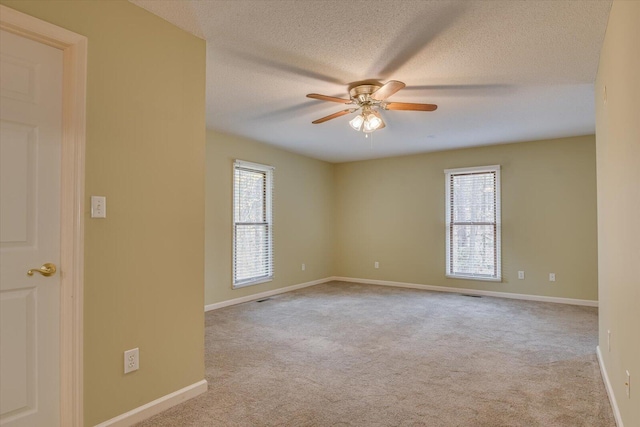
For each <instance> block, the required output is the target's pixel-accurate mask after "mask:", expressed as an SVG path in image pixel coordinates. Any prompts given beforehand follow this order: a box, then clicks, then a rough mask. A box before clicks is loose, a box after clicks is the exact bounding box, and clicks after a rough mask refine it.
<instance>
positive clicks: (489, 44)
mask: <svg viewBox="0 0 640 427" xmlns="http://www.w3.org/2000/svg"><path fill="white" fill-rule="evenodd" d="M131 1H132V2H133V3H135V4H137V5H139V6H141V7H143V8H145V9H147V10H149V11H151V12H153V13H155V14H156V15H158V16H160V17H162V18H164V19H166V20H167V21H169V22H172V23H173V24H175V25H177V26H179V27H181V28H183V29H185V30H187V31H189V32H191V33H193V34H195V35H197V36H199V37H201V38H204V39H206V40H207V127H208V128H210V129H216V130H218V131H222V132H225V133H229V134H235V135H241V136H244V137H248V138H252V139H255V140H258V141H262V142H265V143H268V144H271V145H275V146H278V147H281V148H284V149H287V150H291V151H295V152H298V153H302V154H305V155H308V156H311V157H315V158H318V159H323V160H327V161H331V162H343V161H350V160H360V159H369V158H377V157H386V156H393V155H402V154H410V153H419V152H427V151H435V150H446V149H453V148H461V147H471V146H478V145H489V144H501V143H507V142H515V141H527V140H536V139H545V138H555V137H564V136H574V135H584V134H589V133H593V132H594V130H595V129H594V128H595V119H594V115H595V110H594V99H593V98H594V95H593V82H594V80H595V75H596V71H597V66H598V57H599V52H600V48H601V45H602V40H603V38H604V33H605V29H606V23H607V19H608V15H609V9H610V7H611V1H610V0H606V1H605V0H603V1H586V0H582V1H566V0H555V1H534V0H528V1H515V0H507V1H426V0H422V1H411V0H402V1H400V0H392V1H375V0H367V1H358V0H349V1H346V0H345V1H320V0H306V1H305V0H296V1H286V0H281V1H280V0H277V1H276V0H271V1H270V0H257V1H253V0H251V1H250V0H233V1H223V0H215V1H211V0H131ZM365 79H378V80H380V81H382V82H385V81H387V80H390V79H394V80H400V81H403V82H405V83H406V84H407V87H406V88H405V89H403V90H401V91H400V92H398V93H396V94H395V95H393V96H392V97H391V98H389V100H391V101H398V102H424V103H433V104H438V110H436V111H435V112H417V111H383V112H382V115H383V117H384V120H385V122H386V123H387V127H386V128H385V129H383V130H380V131H377V132H375V133H374V134H373V138H369V139H365V137H364V134H363V133H360V132H355V131H354V130H352V129H351V128H350V127H349V125H348V121H349V119H350V118H351V116H344V117H340V118H337V119H334V120H331V121H328V122H326V123H323V124H319V125H313V124H311V121H313V120H315V119H318V118H320V117H323V116H326V115H328V114H331V113H333V112H337V111H339V110H342V109H344V106H343V105H341V104H337V103H332V102H323V101H317V100H312V99H308V98H306V97H305V95H306V94H308V93H314V92H315V93H321V94H325V95H331V96H338V97H346V96H347V85H348V84H349V83H351V82H354V81H359V80H365Z"/></svg>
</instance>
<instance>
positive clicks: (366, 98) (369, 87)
mask: <svg viewBox="0 0 640 427" xmlns="http://www.w3.org/2000/svg"><path fill="white" fill-rule="evenodd" d="M381 87H382V85H379V84H361V85H358V86H353V87H351V88H350V89H349V95H350V96H351V99H354V100H355V101H356V102H357V104H358V105H362V104H366V103H369V102H371V94H372V93H374V92H375V91H377V90H378V89H380V88H381Z"/></svg>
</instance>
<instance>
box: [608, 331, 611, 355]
mask: <svg viewBox="0 0 640 427" xmlns="http://www.w3.org/2000/svg"><path fill="white" fill-rule="evenodd" d="M607 350H608V351H611V331H610V330H609V329H607Z"/></svg>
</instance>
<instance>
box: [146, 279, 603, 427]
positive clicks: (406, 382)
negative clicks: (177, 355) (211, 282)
mask: <svg viewBox="0 0 640 427" xmlns="http://www.w3.org/2000/svg"><path fill="white" fill-rule="evenodd" d="M597 325H598V314H597V309H595V308H590V307H578V306H569V305H562V304H551V303H540V302H530V301H517V300H508V299H500V298H489V297H483V298H474V297H469V296H463V295H457V294H450V293H439V292H427V291H420V290H412V289H400V288H390V287H382V286H372V285H360V284H352V283H339V282H333V283H328V284H324V285H318V286H314V287H311V288H306V289H301V290H299V291H295V292H292V293H287V294H282V295H278V296H275V297H272V298H271V299H269V300H267V301H264V302H250V303H246V304H242V305H237V306H233V307H227V308H224V309H220V310H216V311H212V312H209V313H207V314H206V352H207V354H206V379H207V381H208V382H209V391H208V392H207V393H205V394H203V395H201V396H199V397H196V398H194V399H192V400H190V401H188V402H185V403H183V404H181V405H179V406H176V407H174V408H172V409H169V410H168V411H166V412H164V413H162V414H159V415H157V416H155V417H153V418H151V419H149V420H147V421H145V422H144V423H142V424H139V425H140V426H367V427H369V426H430V427H438V426H447V427H448V426H527V427H532V426H544V427H547V426H563V427H565V426H585V427H586V426H589V427H598V426H615V422H614V420H613V415H612V412H611V408H610V405H609V402H608V400H607V396H606V391H605V389H604V385H603V383H602V379H601V376H600V371H599V369H598V362H597V360H596V356H595V348H596V345H597Z"/></svg>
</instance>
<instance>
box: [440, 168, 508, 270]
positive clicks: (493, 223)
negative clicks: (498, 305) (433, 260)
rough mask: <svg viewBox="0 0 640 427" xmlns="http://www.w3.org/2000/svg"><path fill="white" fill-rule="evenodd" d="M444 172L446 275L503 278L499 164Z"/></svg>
mask: <svg viewBox="0 0 640 427" xmlns="http://www.w3.org/2000/svg"><path fill="white" fill-rule="evenodd" d="M445 174H446V189H445V192H446V210H447V212H446V219H447V239H446V240H447V249H446V250H447V271H446V275H447V277H457V278H464V279H478V280H496V281H499V280H501V279H502V272H501V265H500V258H501V256H500V166H485V167H478V168H464V169H447V170H445Z"/></svg>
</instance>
